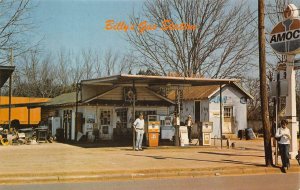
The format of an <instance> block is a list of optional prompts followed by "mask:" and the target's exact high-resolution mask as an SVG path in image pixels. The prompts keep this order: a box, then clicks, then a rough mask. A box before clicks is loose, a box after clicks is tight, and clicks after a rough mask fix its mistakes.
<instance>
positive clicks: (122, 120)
mask: <svg viewBox="0 0 300 190" xmlns="http://www.w3.org/2000/svg"><path fill="white" fill-rule="evenodd" d="M116 113H117V118H118V119H117V125H118V127H120V128H127V109H126V108H121V109H116Z"/></svg>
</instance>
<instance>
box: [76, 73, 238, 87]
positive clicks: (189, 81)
mask: <svg viewBox="0 0 300 190" xmlns="http://www.w3.org/2000/svg"><path fill="white" fill-rule="evenodd" d="M133 81H134V82H135V84H146V85H148V86H155V85H162V86H169V85H173V86H174V85H175V86H176V85H184V84H185V85H189V86H208V85H222V84H231V83H233V82H238V81H239V80H238V79H211V78H191V77H170V76H149V75H126V74H121V75H114V76H109V77H102V78H98V79H90V80H82V81H81V85H116V84H132V83H133Z"/></svg>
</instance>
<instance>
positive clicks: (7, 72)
mask: <svg viewBox="0 0 300 190" xmlns="http://www.w3.org/2000/svg"><path fill="white" fill-rule="evenodd" d="M14 70H15V67H14V66H1V65H0V88H1V87H2V86H3V85H4V84H5V83H6V81H7V80H8V78H9V77H10V76H11V74H12V73H13V72H14Z"/></svg>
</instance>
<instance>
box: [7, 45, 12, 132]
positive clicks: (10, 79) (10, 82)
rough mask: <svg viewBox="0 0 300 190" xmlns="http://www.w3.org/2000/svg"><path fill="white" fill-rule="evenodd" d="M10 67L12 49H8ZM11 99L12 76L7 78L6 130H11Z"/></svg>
mask: <svg viewBox="0 0 300 190" xmlns="http://www.w3.org/2000/svg"><path fill="white" fill-rule="evenodd" d="M10 65H11V66H12V65H13V49H12V48H10ZM11 98H12V74H11V75H10V76H9V90H8V129H9V130H10V128H11Z"/></svg>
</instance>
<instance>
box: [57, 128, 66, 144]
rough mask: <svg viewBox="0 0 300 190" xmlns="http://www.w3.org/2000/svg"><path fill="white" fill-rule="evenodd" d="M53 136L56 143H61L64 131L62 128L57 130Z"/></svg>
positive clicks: (63, 138)
mask: <svg viewBox="0 0 300 190" xmlns="http://www.w3.org/2000/svg"><path fill="white" fill-rule="evenodd" d="M55 136H56V140H57V141H59V142H63V141H64V140H65V136H64V129H63V128H57V129H56V135H55Z"/></svg>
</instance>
